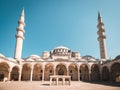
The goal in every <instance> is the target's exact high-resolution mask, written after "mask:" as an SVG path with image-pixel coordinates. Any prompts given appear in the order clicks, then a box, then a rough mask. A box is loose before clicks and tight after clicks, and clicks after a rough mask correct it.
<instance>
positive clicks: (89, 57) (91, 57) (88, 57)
mask: <svg viewBox="0 0 120 90" xmlns="http://www.w3.org/2000/svg"><path fill="white" fill-rule="evenodd" d="M82 58H83V59H86V60H92V61H96V59H95V58H94V57H93V56H90V55H86V56H83V57H82Z"/></svg>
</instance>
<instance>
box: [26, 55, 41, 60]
mask: <svg viewBox="0 0 120 90" xmlns="http://www.w3.org/2000/svg"><path fill="white" fill-rule="evenodd" d="M28 58H33V59H34V58H40V56H38V55H31V56H29V57H28Z"/></svg>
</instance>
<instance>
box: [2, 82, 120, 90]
mask: <svg viewBox="0 0 120 90" xmlns="http://www.w3.org/2000/svg"><path fill="white" fill-rule="evenodd" d="M0 90H120V83H110V82H82V81H80V82H78V81H72V82H71V85H70V86H69V85H64V86H62V85H59V86H50V82H49V81H32V82H30V81H21V82H18V81H8V82H0Z"/></svg>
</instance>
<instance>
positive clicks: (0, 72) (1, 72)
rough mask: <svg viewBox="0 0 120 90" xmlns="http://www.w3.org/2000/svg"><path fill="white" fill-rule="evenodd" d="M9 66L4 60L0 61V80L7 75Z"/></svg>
mask: <svg viewBox="0 0 120 90" xmlns="http://www.w3.org/2000/svg"><path fill="white" fill-rule="evenodd" d="M9 69H10V66H9V65H8V64H7V63H6V62H2V63H0V81H3V80H4V78H7V77H8V73H9Z"/></svg>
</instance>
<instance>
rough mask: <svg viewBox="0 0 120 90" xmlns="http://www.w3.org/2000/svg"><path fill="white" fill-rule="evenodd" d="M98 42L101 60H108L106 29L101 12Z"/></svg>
mask: <svg viewBox="0 0 120 90" xmlns="http://www.w3.org/2000/svg"><path fill="white" fill-rule="evenodd" d="M97 28H98V32H97V34H98V41H99V45H100V58H101V60H106V59H107V52H106V35H105V29H104V23H103V21H102V17H101V15H100V12H98V25H97Z"/></svg>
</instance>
